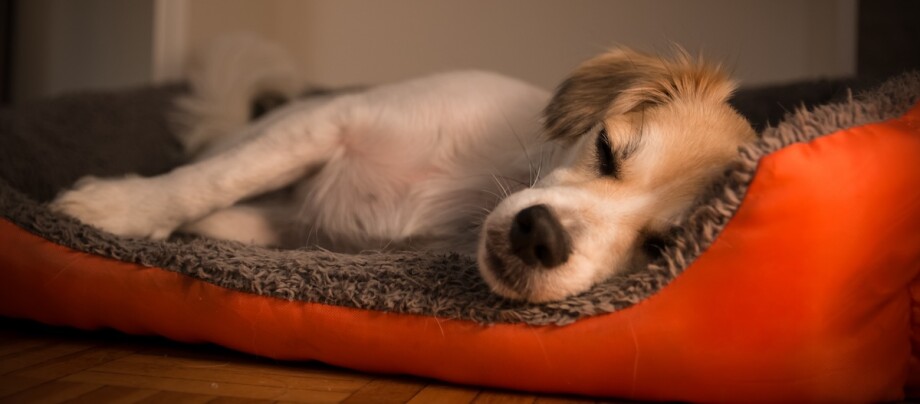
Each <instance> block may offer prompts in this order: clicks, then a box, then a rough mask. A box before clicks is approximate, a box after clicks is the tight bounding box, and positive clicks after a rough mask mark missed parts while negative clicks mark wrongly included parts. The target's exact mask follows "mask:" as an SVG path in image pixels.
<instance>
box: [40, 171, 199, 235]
mask: <svg viewBox="0 0 920 404" xmlns="http://www.w3.org/2000/svg"><path fill="white" fill-rule="evenodd" d="M166 191H167V190H164V189H162V187H160V185H159V184H157V183H156V179H153V178H141V177H138V176H136V175H130V176H127V177H122V178H115V179H101V178H95V177H84V178H82V179H80V180H79V181H77V183H76V184H75V185H74V188H73V189H71V190H68V191H65V192H63V193H61V194H59V195H58V197H57V198H56V199H55V200H54V201H53V202H51V205H50V208H51V210H52V211H55V212H58V213H63V214H66V215H68V216H71V217H74V218H76V219H78V220H80V221H81V222H83V223H86V224H88V225H91V226H93V227H96V228H98V229H101V230H105V231H107V232H109V233H113V234H117V235H119V236H126V237H146V238H152V239H164V238H166V237H168V236H169V234H170V233H172V232H173V230H175V229H176V228H177V227H178V226H179V225H180V224H181V223H180V222H179V221H177V220H176V218H175V216H176V215H175V214H172V213H173V212H170V208H171V207H170V206H168V200H167V199H166V198H165V197H164V194H165V193H166Z"/></svg>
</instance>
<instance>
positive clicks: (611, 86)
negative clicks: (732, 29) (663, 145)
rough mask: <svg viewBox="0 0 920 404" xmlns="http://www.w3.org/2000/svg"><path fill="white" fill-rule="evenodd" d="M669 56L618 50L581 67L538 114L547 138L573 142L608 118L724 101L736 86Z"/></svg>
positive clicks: (694, 62) (715, 69)
mask: <svg viewBox="0 0 920 404" xmlns="http://www.w3.org/2000/svg"><path fill="white" fill-rule="evenodd" d="M674 53H675V55H674V56H672V57H671V58H669V59H666V58H663V57H657V56H651V55H648V54H644V53H640V52H636V51H633V50H631V49H627V48H618V49H614V50H611V51H609V52H607V53H604V54H602V55H600V56H598V57H596V58H594V59H591V60H588V61H587V62H585V63H583V64H582V65H581V66H579V67H578V68H577V69H575V71H574V72H573V73H572V75H571V76H569V77H568V78H567V79H566V80H565V81H563V82H562V84H560V85H559V87H558V88H557V89H556V93H555V94H554V95H553V98H552V100H550V103H549V105H547V107H546V109H545V110H544V111H543V116H544V127H545V129H546V133H547V134H548V136H549V138H550V139H572V138H576V137H578V136H581V135H583V134H585V133H587V132H588V131H589V130H590V129H591V128H593V127H594V126H596V125H598V124H599V123H601V121H603V120H604V119H605V118H606V117H608V116H610V115H618V114H624V113H627V112H633V111H638V110H641V109H643V108H645V107H648V106H651V105H660V104H664V103H667V102H670V101H673V100H675V99H677V98H685V97H696V96H706V97H716V98H718V100H719V101H725V100H727V99H728V97H729V96H730V95H731V93H732V91H733V90H734V88H735V85H734V83H733V82H731V81H730V80H729V79H728V77H727V76H726V75H725V74H724V73H723V72H722V69H721V68H720V67H719V66H717V65H710V64H706V63H705V62H703V61H702V60H701V59H700V58H696V59H694V58H692V57H690V56H689V55H688V54H687V52H686V51H684V50H683V49H680V48H676V50H675V52H674Z"/></svg>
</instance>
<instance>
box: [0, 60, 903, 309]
mask: <svg viewBox="0 0 920 404" xmlns="http://www.w3.org/2000/svg"><path fill="white" fill-rule="evenodd" d="M808 86H809V85H807V84H806V85H803V86H795V89H794V90H795V91H799V92H801V91H802V89H803V88H808ZM814 88H817V87H814ZM820 88H826V86H825V85H822V87H820ZM182 91H185V89H184V88H183V87H181V86H170V87H159V88H143V89H137V90H132V91H121V92H115V93H90V94H75V95H70V96H66V97H59V98H56V99H52V100H46V101H41V102H37V103H33V104H29V105H22V106H18V107H16V108H14V109H6V110H4V111H2V112H0V214H2V216H3V217H5V218H7V219H8V220H10V221H12V222H14V223H16V224H17V225H18V226H20V227H22V228H23V229H25V230H27V231H29V232H32V233H34V234H37V235H39V236H41V237H44V238H46V239H48V240H50V241H52V242H54V243H58V244H61V245H64V246H67V247H70V248H73V249H76V250H79V251H84V252H88V253H92V254H97V255H101V256H105V257H110V258H113V259H117V260H121V261H126V262H132V263H137V264H141V265H145V266H151V267H159V268H163V269H164V270H168V271H175V272H179V273H183V274H186V275H189V276H192V277H195V278H198V279H201V280H203V281H206V282H210V283H213V284H215V285H218V286H221V287H224V288H229V289H233V290H238V291H241V292H246V293H253V294H258V295H265V296H272V297H276V298H280V299H286V300H298V301H305V302H316V303H323V304H330V305H340V306H348V307H355V308H361V309H369V310H383V311H393V312H400V313H413V314H423V315H434V316H439V317H442V318H454V319H465V320H472V321H476V322H480V323H486V324H488V323H496V322H524V323H529V324H535V325H542V324H567V323H571V322H573V321H576V320H578V319H580V318H583V317H585V316H591V315H596V314H601V313H608V312H612V311H616V310H619V309H622V308H625V307H628V306H630V305H632V304H635V303H636V302H638V301H640V300H642V299H645V298H646V297H648V296H650V295H652V294H654V293H655V292H656V291H658V290H659V289H660V288H662V287H663V286H665V285H667V284H668V283H669V282H670V281H671V280H672V279H674V278H675V277H676V276H678V275H680V273H681V272H682V271H683V270H684V269H686V268H687V267H688V266H689V265H690V264H691V263H692V262H693V260H694V259H695V258H696V257H697V256H699V255H700V254H701V253H702V252H704V251H705V249H706V248H707V247H708V246H709V245H710V244H711V243H712V242H713V240H714V239H715V238H716V237H717V236H718V234H719V232H720V231H721V229H722V228H723V227H724V226H725V225H726V224H727V222H728V221H729V220H730V219H731V217H732V215H733V214H734V212H735V211H736V210H737V209H738V206H739V205H740V204H741V203H742V200H743V198H744V194H745V191H746V189H747V186H748V183H749V182H750V180H751V179H752V178H753V175H754V173H755V170H756V168H757V163H758V161H759V159H760V158H761V157H762V156H764V155H766V154H769V153H771V152H773V151H776V150H778V149H780V148H782V147H785V146H787V145H789V144H791V143H795V142H804V141H808V140H811V139H814V138H816V137H819V136H823V135H825V134H828V133H831V132H833V131H835V130H838V129H842V128H847V127H851V126H855V125H860V124H864V123H869V122H875V121H880V120H885V119H890V118H894V117H897V116H899V115H901V114H903V113H904V112H906V111H907V109H908V108H909V107H910V106H912V105H913V104H914V103H916V102H918V98H920V73H918V72H911V73H906V74H904V75H901V76H899V77H895V78H892V79H890V80H888V81H886V82H884V83H883V84H882V85H881V86H878V87H876V88H873V89H871V90H868V91H864V92H861V93H859V94H857V95H856V96H853V95H852V94H851V93H849V92H847V91H845V90H841V89H840V88H836V89H834V90H833V92H834V93H837V94H839V95H842V96H843V97H844V98H843V99H842V100H841V101H839V102H836V103H831V104H828V105H823V106H818V107H815V108H812V109H810V110H809V109H807V108H799V109H798V110H797V111H796V112H795V113H792V114H789V115H788V116H786V117H785V120H784V121H783V122H782V123H780V124H778V125H777V126H770V127H767V128H766V129H765V130H764V131H763V132H762V134H761V138H760V139H759V140H758V141H756V142H755V143H754V144H752V145H750V146H747V147H745V148H744V149H743V150H742V151H741V153H740V155H739V158H738V161H737V164H735V165H734V166H733V167H731V168H730V169H729V170H727V171H726V173H725V175H724V176H723V177H722V178H721V179H720V180H719V181H718V183H716V184H714V185H713V186H712V187H711V189H710V190H709V192H708V193H707V194H705V195H704V196H702V197H701V198H700V199H699V201H698V202H697V205H696V206H695V208H694V209H693V211H692V213H691V214H690V215H689V216H688V218H687V220H686V221H685V223H683V225H682V226H681V227H680V228H679V229H677V230H676V231H675V232H674V234H672V235H671V236H669V240H667V246H666V247H665V248H664V250H663V252H662V256H661V258H660V259H657V260H656V261H654V262H652V263H651V264H650V265H649V266H648V268H646V269H645V270H642V271H637V272H634V273H630V274H624V275H621V276H617V277H615V278H612V279H610V280H608V281H606V282H604V283H602V284H599V285H596V286H595V287H594V288H592V289H591V290H589V291H587V292H585V293H582V294H580V295H578V296H573V297H570V298H568V299H566V300H563V301H560V302H554V303H547V304H529V303H521V302H514V301H508V300H505V299H502V298H500V297H498V296H496V295H494V294H492V293H490V291H489V288H488V287H487V286H486V284H485V283H484V282H483V281H482V280H481V279H480V277H479V274H478V272H477V269H476V264H475V262H474V260H473V259H472V258H471V257H466V256H461V255H457V254H450V253H443V254H432V253H419V252H413V251H402V252H375V253H365V254H357V255H355V254H336V253H331V252H328V251H322V250H318V249H314V248H311V247H309V246H305V247H303V248H301V249H297V250H277V249H270V248H260V247H252V246H247V245H243V244H239V243H234V242H227V241H218V240H210V239H204V238H191V237H181V238H179V237H177V238H174V239H171V240H167V241H150V240H142V239H126V238H121V237H117V236H113V235H110V234H107V233H104V232H101V231H98V230H96V229H94V228H92V227H89V226H85V225H83V224H81V223H79V222H77V221H75V220H72V219H70V218H67V217H63V216H60V215H57V214H54V213H52V212H50V211H48V209H47V208H46V205H45V204H46V203H47V201H49V200H51V199H52V198H53V197H54V195H55V194H56V193H57V192H58V191H59V190H60V189H62V188H65V187H67V186H69V185H70V184H72V183H73V182H74V181H75V180H77V179H78V178H80V177H82V176H83V175H89V174H92V175H97V176H112V175H120V174H124V173H129V172H135V173H139V174H142V175H155V174H157V173H162V172H165V171H168V170H169V169H170V168H172V167H174V166H176V165H178V164H181V162H182V155H181V152H180V147H179V145H178V143H177V142H176V141H175V140H174V139H173V138H172V136H171V134H170V130H169V125H168V116H169V111H170V103H171V100H172V99H173V98H174V97H175V96H176V95H177V94H180V93H181V92H182ZM823 91H825V92H826V90H823ZM767 93H769V94H772V95H775V94H774V93H775V89H774V90H771V91H768V92H767ZM757 94H758V93H757V92H756V91H754V92H742V93H741V94H740V96H739V98H738V99H744V100H745V101H744V102H745V103H746V104H737V103H736V107H737V108H738V109H739V110H740V111H741V112H742V113H746V111H762V110H763V108H760V107H759V105H771V106H772V105H776V104H777V102H778V100H777V98H775V96H771V97H760V98H758V97H757ZM814 95H815V94H812V97H811V99H814ZM788 98H789V97H788V95H786V96H785V99H786V100H788ZM736 102H737V99H736ZM791 102H792V104H791V105H787V106H786V107H784V108H789V109H793V108H795V107H796V104H799V102H801V103H802V104H808V103H809V99H808V97H804V99H802V100H800V101H791ZM751 115H753V114H751ZM751 115H748V116H751ZM767 119H775V117H763V118H762V120H760V121H757V122H754V123H755V125H764V124H765V123H766V122H768V121H767ZM87 270H91V269H87Z"/></svg>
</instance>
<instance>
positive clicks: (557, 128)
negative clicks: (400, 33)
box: [51, 37, 755, 302]
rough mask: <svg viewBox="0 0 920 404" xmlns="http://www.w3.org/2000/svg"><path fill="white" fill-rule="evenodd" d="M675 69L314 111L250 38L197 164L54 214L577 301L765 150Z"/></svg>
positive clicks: (500, 83)
mask: <svg viewBox="0 0 920 404" xmlns="http://www.w3.org/2000/svg"><path fill="white" fill-rule="evenodd" d="M674 53H675V54H674V55H673V56H671V57H659V56H652V55H648V54H644V53H640V52H636V51H633V50H630V49H626V48H617V49H613V50H610V51H608V52H605V53H603V54H601V55H599V56H597V57H595V58H593V59H590V60H588V61H587V62H584V63H583V64H581V65H580V66H578V67H577V68H576V69H575V70H574V72H573V73H572V74H571V75H570V76H569V77H568V78H567V79H565V80H564V81H563V82H562V83H561V84H560V85H559V86H558V88H557V89H556V91H555V93H552V94H551V93H549V92H547V91H545V90H543V89H540V88H537V87H535V86H532V85H530V84H527V83H524V82H522V81H519V80H516V79H513V78H509V77H505V76H502V75H498V74H494V73H488V72H481V71H463V72H452V73H443V74H436V75H433V76H428V77H423V78H418V79H413V80H409V81H405V82H400V83H396V84H388V85H381V86H377V87H372V88H368V89H363V90H355V91H348V92H345V93H338V94H335V93H334V94H326V95H320V96H315V97H309V98H298V97H297V94H298V93H299V92H300V91H301V90H303V88H304V84H303V82H302V80H301V78H300V77H299V75H298V74H297V68H296V66H295V65H294V63H293V62H292V61H291V59H290V57H289V56H288V55H286V54H285V53H284V52H283V51H282V50H281V49H280V48H278V47H277V46H275V45H273V44H270V43H266V42H263V41H261V40H258V39H254V38H244V37H235V38H232V39H227V40H224V41H221V42H219V43H217V44H216V45H214V46H212V47H211V48H209V49H208V50H207V51H205V52H203V53H202V54H200V55H199V57H198V59H197V60H198V62H197V63H196V64H195V65H194V67H193V69H192V72H191V74H190V86H191V94H190V95H189V96H187V97H185V98H183V99H181V100H179V102H178V103H177V110H178V114H179V116H180V118H181V119H180V121H181V122H182V123H183V125H182V127H183V130H182V131H181V133H180V134H179V136H180V140H181V141H182V142H183V143H184V145H185V146H186V149H187V150H188V151H189V153H190V156H192V159H191V160H190V162H189V163H188V164H186V165H183V166H180V167H178V168H176V169H174V170H172V171H171V172H168V173H166V174H163V175H159V176H154V177H148V178H142V177H138V176H133V175H129V176H126V177H123V178H108V179H100V178H92V177H89V178H84V179H81V180H80V181H78V182H77V183H76V184H75V186H74V187H73V188H72V189H70V190H67V191H64V192H62V193H61V194H60V195H59V196H58V197H57V198H56V200H55V201H53V202H52V204H51V208H52V209H53V210H55V211H58V212H61V213H64V214H67V215H69V216H72V217H74V218H76V219H78V220H80V221H82V222H84V223H87V224H89V225H92V226H95V227H97V228H99V229H102V230H104V231H108V232H111V233H114V234H117V235H121V236H127V237H144V238H151V239H163V238H166V237H168V236H170V235H171V234H173V233H174V232H182V233H191V234H197V235H202V236H207V237H213V238H218V239H227V240H235V241H240V242H244V243H252V244H257V245H266V246H295V247H297V246H307V245H312V246H319V247H321V248H325V249H329V250H333V251H340V252H358V251H365V250H394V249H403V250H404V249H409V250H433V251H457V252H462V253H468V254H470V255H475V257H476V260H477V263H478V266H479V270H480V273H481V275H482V277H483V279H484V280H485V281H486V283H487V284H488V285H489V286H490V287H491V288H492V290H493V291H494V292H495V293H498V294H499V295H502V296H505V297H507V298H510V299H516V300H524V301H530V302H547V301H553V300H558V299H562V298H565V297H567V296H571V295H574V294H578V293H580V292H583V291H585V290H587V289H588V288H590V287H591V286H592V285H594V284H596V283H597V282H600V281H602V280H604V279H607V278H609V277H611V276H612V275H614V274H617V273H623V272H626V271H630V270H634V269H637V268H641V266H642V265H644V264H645V263H646V262H647V260H648V254H647V253H646V252H645V249H643V245H644V244H646V243H647V242H648V240H651V239H654V238H655V237H656V235H660V234H663V233H666V232H668V231H669V229H671V228H672V227H673V226H675V224H677V223H679V222H680V220H681V218H682V217H683V216H684V215H685V214H686V213H687V211H688V209H689V208H690V206H691V205H692V203H693V202H694V200H695V199H696V198H698V197H699V195H700V194H701V193H702V192H703V191H704V189H705V188H706V187H707V186H708V184H710V183H711V182H712V181H713V180H714V179H715V178H716V177H717V176H718V175H719V174H720V173H721V172H722V171H724V169H725V168H726V167H727V166H728V165H729V164H730V162H731V161H732V160H733V159H734V157H735V156H736V155H737V150H738V148H739V146H741V145H743V144H744V143H746V142H748V141H751V140H753V139H754V138H755V133H754V131H753V129H752V128H751V125H750V124H749V123H748V122H747V121H746V120H745V119H744V118H743V117H741V116H740V115H739V114H738V113H737V112H736V111H734V110H733V109H732V108H731V107H730V106H729V105H728V103H727V101H728V99H729V97H730V96H731V94H732V92H733V90H734V89H735V84H734V82H733V81H731V80H730V79H729V78H728V77H727V76H726V74H725V73H724V72H723V71H722V69H721V68H720V67H719V66H715V65H711V64H707V63H705V62H703V61H701V60H700V59H698V58H693V57H690V56H688V54H687V53H686V52H684V51H682V50H680V49H676V50H675V52H674ZM285 100H286V102H285ZM278 104H283V105H281V106H279V107H277V108H274V109H272V108H271V107H272V106H275V105H278ZM254 106H255V107H254ZM262 110H269V112H267V113H265V114H264V116H261V117H259V118H258V119H255V120H251V117H252V116H253V115H259V113H260V112H262Z"/></svg>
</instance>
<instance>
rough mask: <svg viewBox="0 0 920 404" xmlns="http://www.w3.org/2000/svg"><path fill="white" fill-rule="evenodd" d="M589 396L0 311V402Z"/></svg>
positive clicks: (458, 399)
mask: <svg viewBox="0 0 920 404" xmlns="http://www.w3.org/2000/svg"><path fill="white" fill-rule="evenodd" d="M61 402H66V403H135V402H140V403H169V404H182V403H250V402H251V403H274V402H307V403H338V402H341V403H590V402H593V401H590V400H586V399H584V398H577V397H553V396H535V395H529V394H522V393H515V392H505V391H498V390H490V389H479V388H475V387H463V386H453V385H448V384H444V383H441V382H435V381H431V380H426V379H420V378H412V377H394V376H380V375H371V374H365V373H359V372H354V371H350V370H345V369H340V368H335V367H332V366H327V365H323V364H320V363H315V362H307V363H289V362H278V361H272V360H269V359H264V358H258V357H253V356H249V355H245V354H241V353H238V352H234V351H230V350H226V349H223V348H220V347H216V346H211V345H188V344H179V343H175V342H171V341H167V340H164V339H162V338H154V337H136V336H128V335H124V334H120V333H117V332H113V331H96V332H85V331H78V330H72V329H68V328H58V327H49V326H44V325H39V324H36V323H33V322H29V321H21V320H10V319H4V318H0V403H61Z"/></svg>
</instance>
